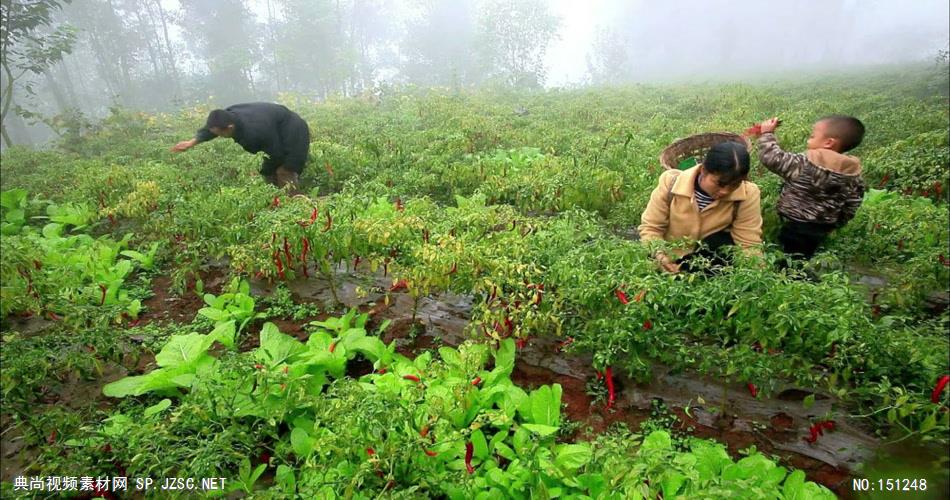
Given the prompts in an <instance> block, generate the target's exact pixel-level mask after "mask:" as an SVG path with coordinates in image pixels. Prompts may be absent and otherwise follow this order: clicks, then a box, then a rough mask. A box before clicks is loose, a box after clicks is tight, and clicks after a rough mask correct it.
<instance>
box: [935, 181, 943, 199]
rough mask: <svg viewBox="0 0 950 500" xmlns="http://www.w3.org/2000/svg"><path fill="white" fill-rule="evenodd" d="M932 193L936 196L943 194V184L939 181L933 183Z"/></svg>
mask: <svg viewBox="0 0 950 500" xmlns="http://www.w3.org/2000/svg"><path fill="white" fill-rule="evenodd" d="M934 193H935V194H936V195H937V196H940V195H942V194H943V184H942V183H941V182H940V181H934Z"/></svg>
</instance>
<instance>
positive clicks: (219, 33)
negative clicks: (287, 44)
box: [181, 0, 261, 102]
mask: <svg viewBox="0 0 950 500" xmlns="http://www.w3.org/2000/svg"><path fill="white" fill-rule="evenodd" d="M181 3H182V9H183V10H184V18H183V20H182V26H183V27H184V28H185V32H186V34H187V35H188V36H187V38H188V41H189V42H190V44H191V45H192V47H193V48H194V49H195V53H196V54H197V55H199V56H200V57H201V59H203V60H204V62H205V63H206V64H207V69H208V73H207V80H206V87H205V89H204V90H206V91H207V92H209V93H214V94H215V97H216V98H217V99H218V100H219V101H220V102H234V101H241V100H246V99H248V98H251V97H256V94H257V91H256V89H255V84H254V78H253V75H254V66H255V64H256V63H257V61H259V60H260V59H261V50H260V45H259V43H258V36H257V34H258V26H257V24H256V23H255V21H254V17H253V15H252V14H251V12H250V10H248V8H247V5H245V2H244V0H181Z"/></svg>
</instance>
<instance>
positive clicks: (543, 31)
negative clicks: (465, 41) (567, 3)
mask: <svg viewBox="0 0 950 500" xmlns="http://www.w3.org/2000/svg"><path fill="white" fill-rule="evenodd" d="M480 7H481V9H480V12H479V30H478V37H477V38H478V40H477V44H478V49H479V53H480V55H481V57H482V61H483V64H484V65H485V66H486V68H487V71H488V75H489V78H490V79H493V80H500V81H502V82H504V83H507V84H509V85H514V86H519V87H538V86H541V85H543V84H544V78H545V70H544V54H545V52H547V48H548V45H550V43H551V42H552V41H553V40H554V39H555V38H556V37H557V36H558V35H557V30H558V27H559V26H560V18H558V17H557V16H555V15H553V14H552V13H551V12H550V11H549V10H548V6H547V4H546V3H544V2H543V1H541V0H522V1H518V2H510V1H505V0H485V1H484V2H482V3H481V5H480Z"/></svg>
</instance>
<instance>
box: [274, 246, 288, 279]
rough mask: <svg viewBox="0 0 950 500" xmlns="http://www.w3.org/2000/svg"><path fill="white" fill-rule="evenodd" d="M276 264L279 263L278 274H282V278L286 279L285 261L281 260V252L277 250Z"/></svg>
mask: <svg viewBox="0 0 950 500" xmlns="http://www.w3.org/2000/svg"><path fill="white" fill-rule="evenodd" d="M274 264H276V265H277V275H278V276H280V279H284V278H285V275H284V263H283V262H281V261H280V253H278V252H277V251H275V252H274Z"/></svg>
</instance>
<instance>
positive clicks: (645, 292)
mask: <svg viewBox="0 0 950 500" xmlns="http://www.w3.org/2000/svg"><path fill="white" fill-rule="evenodd" d="M646 295H647V291H646V290H640V293H638V294H637V296H636V297H634V298H633V301H634V302H640V301H641V300H643V297H646Z"/></svg>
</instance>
